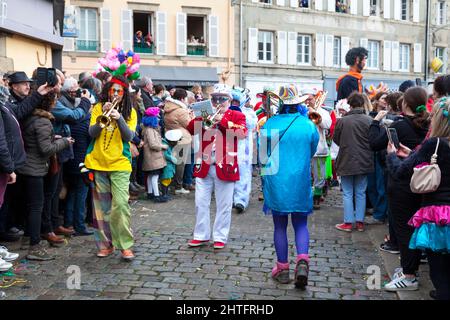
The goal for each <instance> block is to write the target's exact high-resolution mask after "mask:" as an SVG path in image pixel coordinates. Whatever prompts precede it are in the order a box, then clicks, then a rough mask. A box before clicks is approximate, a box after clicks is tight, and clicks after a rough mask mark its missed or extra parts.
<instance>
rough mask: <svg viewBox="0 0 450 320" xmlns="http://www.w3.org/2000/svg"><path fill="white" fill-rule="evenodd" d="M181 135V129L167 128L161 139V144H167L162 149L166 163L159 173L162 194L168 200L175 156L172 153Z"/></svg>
mask: <svg viewBox="0 0 450 320" xmlns="http://www.w3.org/2000/svg"><path fill="white" fill-rule="evenodd" d="M182 137H183V133H182V132H181V130H178V129H175V130H169V131H167V132H166V134H165V138H163V139H162V143H163V145H165V146H167V149H166V150H165V151H164V158H165V159H166V163H167V165H166V166H165V167H164V169H163V171H162V174H161V177H160V178H161V185H162V187H161V188H162V195H163V197H166V198H167V199H168V200H171V197H170V196H169V185H170V183H171V182H172V178H173V176H174V175H175V171H176V166H177V158H176V157H175V156H174V155H173V153H172V151H173V148H174V147H175V146H176V145H177V143H178V141H180V139H181V138H182Z"/></svg>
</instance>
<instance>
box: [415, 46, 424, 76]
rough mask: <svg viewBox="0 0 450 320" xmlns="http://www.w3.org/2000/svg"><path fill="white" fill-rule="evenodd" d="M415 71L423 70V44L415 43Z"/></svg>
mask: <svg viewBox="0 0 450 320" xmlns="http://www.w3.org/2000/svg"><path fill="white" fill-rule="evenodd" d="M414 72H417V73H420V72H422V44H421V43H415V44H414Z"/></svg>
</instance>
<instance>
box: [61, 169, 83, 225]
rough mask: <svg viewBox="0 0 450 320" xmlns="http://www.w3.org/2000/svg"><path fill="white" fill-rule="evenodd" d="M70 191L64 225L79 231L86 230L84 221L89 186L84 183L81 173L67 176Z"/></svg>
mask: <svg viewBox="0 0 450 320" xmlns="http://www.w3.org/2000/svg"><path fill="white" fill-rule="evenodd" d="M67 178H68V179H67V182H68V186H67V187H68V188H69V190H68V193H67V198H66V210H65V212H64V213H65V215H64V226H65V227H66V228H67V227H70V226H73V227H74V228H75V230H76V231H77V232H84V231H86V225H85V223H84V219H85V212H86V197H87V194H88V191H89V187H88V186H87V185H86V184H85V183H84V181H83V179H82V178H81V175H79V174H71V175H68V176H67Z"/></svg>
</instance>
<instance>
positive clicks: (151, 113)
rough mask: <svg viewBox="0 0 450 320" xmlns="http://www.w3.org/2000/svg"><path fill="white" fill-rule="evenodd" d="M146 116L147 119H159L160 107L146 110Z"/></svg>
mask: <svg viewBox="0 0 450 320" xmlns="http://www.w3.org/2000/svg"><path fill="white" fill-rule="evenodd" d="M145 115H146V116H147V117H157V116H158V115H159V108H158V107H150V108H147V110H145Z"/></svg>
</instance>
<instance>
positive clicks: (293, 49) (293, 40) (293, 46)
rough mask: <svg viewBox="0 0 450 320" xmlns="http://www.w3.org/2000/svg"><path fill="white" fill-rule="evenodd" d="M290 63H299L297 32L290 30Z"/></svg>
mask: <svg viewBox="0 0 450 320" xmlns="http://www.w3.org/2000/svg"><path fill="white" fill-rule="evenodd" d="M288 64H290V65H296V64H297V32H288Z"/></svg>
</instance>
